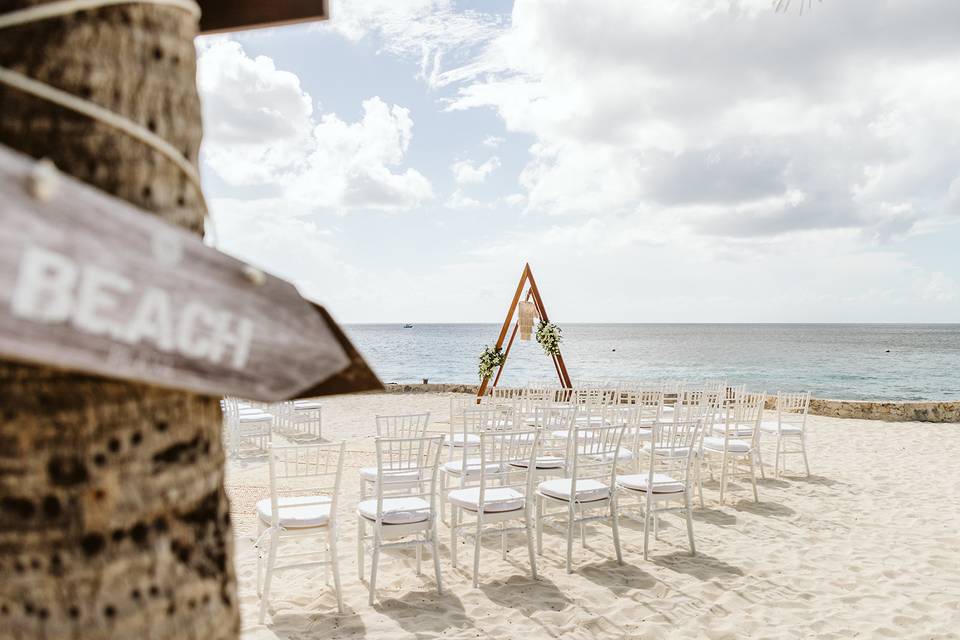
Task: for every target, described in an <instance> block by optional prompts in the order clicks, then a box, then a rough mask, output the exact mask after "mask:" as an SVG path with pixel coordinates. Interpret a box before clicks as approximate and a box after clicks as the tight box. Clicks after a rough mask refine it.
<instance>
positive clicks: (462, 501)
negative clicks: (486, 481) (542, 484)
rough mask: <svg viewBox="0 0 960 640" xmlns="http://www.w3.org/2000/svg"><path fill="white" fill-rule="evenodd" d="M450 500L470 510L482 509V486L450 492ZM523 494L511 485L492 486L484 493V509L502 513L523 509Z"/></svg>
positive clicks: (489, 511)
mask: <svg viewBox="0 0 960 640" xmlns="http://www.w3.org/2000/svg"><path fill="white" fill-rule="evenodd" d="M449 497H450V502H452V503H453V504H455V505H457V506H458V507H463V508H464V509H468V510H470V511H479V510H480V487H472V488H470V489H457V490H456V491H451V492H450V495H449ZM523 502H524V501H523V494H522V493H520V492H519V491H517V490H516V489H512V488H510V487H490V488H488V489H487V490H486V491H484V493H483V510H484V512H488V513H501V512H504V511H516V510H517V509H523Z"/></svg>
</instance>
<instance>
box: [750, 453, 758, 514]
mask: <svg viewBox="0 0 960 640" xmlns="http://www.w3.org/2000/svg"><path fill="white" fill-rule="evenodd" d="M750 482H751V483H752V484H753V501H754V502H760V496H759V495H757V472H756V471H755V470H754V466H753V451H751V452H750Z"/></svg>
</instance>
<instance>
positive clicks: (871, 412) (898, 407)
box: [384, 382, 960, 423]
mask: <svg viewBox="0 0 960 640" xmlns="http://www.w3.org/2000/svg"><path fill="white" fill-rule="evenodd" d="M384 386H385V387H386V391H388V392H390V393H476V392H477V385H474V384H435V383H430V384H398V383H393V382H391V383H388V384H386V385H384ZM775 405H776V397H770V398H768V399H767V408H768V409H773V408H774V407H775ZM810 413H811V414H813V415H817V416H829V417H832V418H855V419H859V420H883V421H886V422H958V423H960V400H937V401H925V402H898V401H890V400H834V399H829V398H813V399H811V400H810Z"/></svg>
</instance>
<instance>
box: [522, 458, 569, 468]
mask: <svg viewBox="0 0 960 640" xmlns="http://www.w3.org/2000/svg"><path fill="white" fill-rule="evenodd" d="M510 466H511V467H518V468H521V469H526V468H527V467H528V466H530V461H529V460H515V461H513V462H511V463H510ZM533 467H534V469H562V468H563V458H560V457H557V456H539V457H538V458H537V459H536V460H535V461H534V464H533Z"/></svg>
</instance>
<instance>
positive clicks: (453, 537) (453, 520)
mask: <svg viewBox="0 0 960 640" xmlns="http://www.w3.org/2000/svg"><path fill="white" fill-rule="evenodd" d="M459 519H460V509H459V508H457V506H456V505H452V504H451V505H450V565H451V566H452V567H453V568H454V569H456V568H457V526H458V524H457V523H458V521H459Z"/></svg>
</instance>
